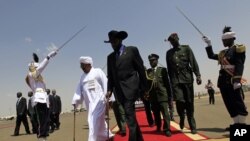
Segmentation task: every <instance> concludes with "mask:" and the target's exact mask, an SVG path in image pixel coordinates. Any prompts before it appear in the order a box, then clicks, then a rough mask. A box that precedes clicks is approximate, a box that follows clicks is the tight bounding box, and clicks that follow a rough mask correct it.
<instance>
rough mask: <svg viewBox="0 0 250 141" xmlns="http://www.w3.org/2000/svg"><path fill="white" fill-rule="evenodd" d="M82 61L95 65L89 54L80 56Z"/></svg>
mask: <svg viewBox="0 0 250 141" xmlns="http://www.w3.org/2000/svg"><path fill="white" fill-rule="evenodd" d="M80 63H83V64H90V65H91V66H93V60H92V58H91V57H89V56H81V57H80Z"/></svg>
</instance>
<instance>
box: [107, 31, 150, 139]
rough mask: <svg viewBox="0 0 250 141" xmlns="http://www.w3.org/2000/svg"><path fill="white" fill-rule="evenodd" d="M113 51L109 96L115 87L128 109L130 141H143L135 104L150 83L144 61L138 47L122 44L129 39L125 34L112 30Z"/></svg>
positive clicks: (109, 59)
mask: <svg viewBox="0 0 250 141" xmlns="http://www.w3.org/2000/svg"><path fill="white" fill-rule="evenodd" d="M108 36H109V40H108V41H104V42H105V43H110V44H111V46H112V48H113V50H114V51H113V52H112V53H111V54H109V55H108V63H107V64H108V65H107V69H108V93H107V97H110V96H111V94H112V91H113V89H114V88H115V90H116V94H117V96H116V97H117V99H118V101H119V102H120V103H121V104H122V106H123V107H124V110H125V115H126V122H127V125H128V128H129V141H143V137H142V133H141V130H140V128H139V125H138V122H137V120H136V115H135V101H136V99H137V98H139V96H140V90H141V91H142V92H143V93H145V92H146V88H147V86H146V85H147V80H146V75H145V69H144V65H143V60H142V58H141V56H140V53H139V51H138V49H137V47H134V46H125V45H123V44H122V41H123V40H124V39H126V38H127V36H128V34H127V32H125V31H115V30H112V31H110V32H109V33H108Z"/></svg>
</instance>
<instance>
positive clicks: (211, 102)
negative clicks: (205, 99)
mask: <svg viewBox="0 0 250 141" xmlns="http://www.w3.org/2000/svg"><path fill="white" fill-rule="evenodd" d="M207 92H208V95H209V104H214V102H215V100H214V90H213V89H211V90H208V91H207Z"/></svg>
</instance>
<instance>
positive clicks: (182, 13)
mask: <svg viewBox="0 0 250 141" xmlns="http://www.w3.org/2000/svg"><path fill="white" fill-rule="evenodd" d="M176 9H177V10H178V11H179V12H180V13H181V15H182V16H184V17H185V19H187V20H188V22H189V23H190V24H191V25H192V26H193V27H194V28H195V29H196V30H197V31H198V32H199V33H200V35H201V36H202V37H204V36H205V35H204V34H203V33H202V32H201V31H200V29H199V28H198V27H197V26H196V25H195V24H194V23H193V22H192V21H191V20H190V19H189V18H188V17H187V16H186V15H185V14H184V12H182V11H181V9H180V8H178V7H177V6H176Z"/></svg>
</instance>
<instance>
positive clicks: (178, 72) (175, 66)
mask: <svg viewBox="0 0 250 141" xmlns="http://www.w3.org/2000/svg"><path fill="white" fill-rule="evenodd" d="M165 41H169V42H170V43H171V45H172V46H173V48H171V49H169V50H168V51H167V54H166V61H167V67H168V73H169V78H170V82H171V84H172V88H173V96H174V100H175V101H176V109H177V113H178V115H179V116H180V123H179V124H180V128H181V129H183V128H184V121H185V112H186V115H187V119H188V123H189V127H190V129H191V133H192V134H196V133H197V131H196V123H195V118H194V87H193V81H194V78H193V73H194V74H195V76H196V82H197V84H198V85H200V84H201V74H200V71H199V66H198V63H197V61H196V59H195V56H194V54H193V51H192V49H191V48H190V47H189V45H180V43H179V37H178V35H177V33H172V34H171V35H170V36H169V37H168V38H167V39H165Z"/></svg>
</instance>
